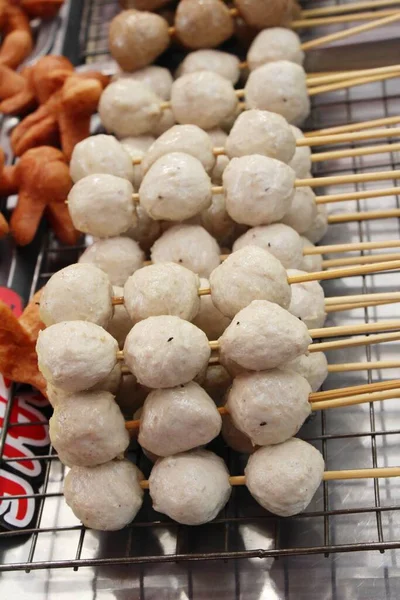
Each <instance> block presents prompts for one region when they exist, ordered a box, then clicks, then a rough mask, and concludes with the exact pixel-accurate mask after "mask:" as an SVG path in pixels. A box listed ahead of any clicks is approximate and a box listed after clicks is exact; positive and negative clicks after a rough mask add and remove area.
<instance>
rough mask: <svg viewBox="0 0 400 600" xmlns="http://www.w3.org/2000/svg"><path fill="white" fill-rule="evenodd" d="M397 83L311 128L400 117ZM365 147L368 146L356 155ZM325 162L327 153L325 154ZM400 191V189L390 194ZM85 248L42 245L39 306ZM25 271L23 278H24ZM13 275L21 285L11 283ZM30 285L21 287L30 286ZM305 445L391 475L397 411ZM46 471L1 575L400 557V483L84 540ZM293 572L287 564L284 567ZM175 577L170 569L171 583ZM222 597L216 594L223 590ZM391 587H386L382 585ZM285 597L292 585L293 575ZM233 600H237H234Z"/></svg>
mask: <svg viewBox="0 0 400 600" xmlns="http://www.w3.org/2000/svg"><path fill="white" fill-rule="evenodd" d="M117 10H118V8H117V5H116V2H114V1H103V2H100V1H98V2H94V1H91V2H85V3H84V9H83V20H82V28H81V33H80V48H81V52H80V54H81V58H82V60H83V61H86V62H93V61H96V60H99V59H106V58H107V57H108V55H107V49H106V48H107V42H106V30H107V23H108V21H109V20H110V19H111V18H112V17H113V16H114V14H115V13H116V12H117ZM399 95H400V81H399V80H393V81H391V82H389V83H375V84H371V85H369V86H363V87H361V88H355V89H353V90H350V91H344V92H336V93H332V94H329V95H324V96H322V97H320V98H318V99H316V100H314V103H313V111H312V120H311V121H310V122H309V127H310V128H313V129H314V128H315V129H316V128H320V127H329V126H331V125H335V124H341V123H346V122H348V123H350V122H352V121H362V120H369V119H375V118H380V117H384V116H391V115H394V114H396V113H397V112H398V105H399ZM358 145H360V144H358ZM321 150H323V149H322V148H321ZM391 168H393V169H398V168H400V156H399V153H398V152H392V153H387V154H380V155H376V156H374V155H372V156H367V157H359V158H351V159H343V160H340V161H329V162H325V163H318V164H317V167H316V170H315V174H318V175H324V174H331V173H346V172H359V173H362V172H367V171H372V170H386V169H391ZM388 185H390V186H393V187H394V186H395V185H396V182H395V181H393V182H390V183H388ZM373 187H374V184H368V183H367V184H359V185H347V186H343V187H342V188H340V189H339V188H338V187H337V186H336V187H334V188H333V187H332V188H326V190H325V193H331V192H333V191H335V193H338V192H341V191H352V190H354V191H358V190H363V189H373ZM374 207H375V208H379V207H381V208H395V207H397V208H398V207H399V200H398V196H396V197H395V196H392V197H388V198H380V199H377V200H374V199H371V200H365V201H354V202H347V203H341V204H340V205H333V209H332V211H331V212H332V213H336V212H344V211H346V210H349V211H363V210H368V209H372V208H374ZM399 227H400V222H399V220H398V219H388V220H384V221H369V222H361V223H351V224H346V225H332V226H331V227H330V230H329V232H328V235H327V236H326V242H325V243H336V242H342V241H367V240H368V241H377V240H380V239H382V238H384V237H387V238H394V237H396V236H398V235H399V233H400V230H399ZM83 248H84V244H83V243H82V245H80V246H77V247H74V248H70V247H62V246H60V245H59V244H58V242H57V241H55V239H54V237H53V235H52V234H51V233H46V235H44V236H43V241H42V243H41V245H40V244H39V248H38V254H37V260H36V262H35V263H34V264H32V265H31V266H30V267H29V268H28V269H25V271H24V272H25V284H24V286H23V287H24V289H27V286H29V289H30V294H33V293H34V291H35V290H36V289H38V288H39V287H41V286H42V285H44V284H45V283H46V281H47V279H48V278H49V277H50V276H51V274H52V273H53V272H55V271H56V270H58V269H59V268H62V267H63V266H66V265H67V264H69V263H71V262H75V261H76V260H77V258H78V256H79V254H80V252H81V251H82V250H83ZM20 265H21V253H20V252H17V253H14V254H13V259H12V261H11V263H10V274H9V281H8V283H9V284H10V285H13V284H14V283H15V277H17V276H18V273H19V272H20V271H19V266H20ZM15 266H17V269H16V268H15ZM14 274H15V275H14ZM399 281H400V274H399V273H398V272H391V273H390V274H376V275H373V276H365V277H354V278H348V279H345V280H338V281H331V282H328V283H327V284H326V285H324V287H325V292H326V295H327V296H332V295H342V294H346V293H348V294H349V293H364V292H365V293H373V292H388V291H395V290H396V289H398V287H399ZM21 285H22V284H21ZM398 317H400V309H399V308H397V306H396V305H388V306H379V307H374V308H368V309H359V310H354V311H352V312H347V313H343V314H342V313H337V314H334V316H333V315H332V314H331V317H330V319H329V324H335V325H336V324H343V323H346V324H358V323H360V322H373V321H378V320H382V319H389V318H398ZM398 352H399V344H398V343H390V344H384V345H381V346H379V345H376V346H369V347H366V348H362V347H361V348H353V349H346V350H342V351H341V352H331V353H330V354H329V355H328V358H329V362H331V363H333V362H347V361H349V362H353V361H354V362H355V361H357V362H358V361H371V360H390V359H393V358H396V356H397V355H398ZM395 376H396V375H395V372H394V370H386V371H381V372H379V371H368V372H357V373H352V374H346V375H344V374H331V375H330V377H329V379H328V381H327V383H326V387H329V388H334V387H339V386H343V385H353V384H359V383H366V382H372V381H377V380H381V379H391V378H393V377H395ZM10 415H11V403H9V405H8V407H7V411H6V414H5V418H4V427H3V431H2V434H1V437H0V462H1V461H3V462H7V460H6V459H4V456H3V450H4V444H5V439H6V435H7V433H8V432H11V431H12V428H13V427H15V426H16V425H17V424H16V423H13V422H11V421H10ZM302 436H303V437H304V439H307V440H310V441H312V442H313V443H314V444H315V445H316V446H317V447H318V448H319V449H321V450H322V452H323V455H324V458H325V461H326V465H327V469H340V468H355V467H370V466H393V465H395V464H398V463H399V462H400V461H399V452H398V450H397V448H398V447H399V441H400V400H390V401H387V402H386V403H380V404H377V403H375V404H371V405H368V406H365V405H359V406H355V407H349V408H343V409H339V410H337V409H336V410H335V409H333V410H331V411H322V412H321V413H320V414H319V415H317V416H316V417H315V418H313V419H312V420H311V421H310V422H309V423H308V424H306V425H305V426H304V427H303V430H302ZM215 449H216V451H217V452H218V453H220V454H221V455H222V456H223V457H224V458H225V459H226V462H227V464H228V466H229V469H230V472H231V473H232V474H239V473H242V472H243V468H244V459H243V458H242V457H240V456H238V455H236V454H234V453H233V452H230V451H229V449H227V448H226V447H224V446H223V445H222V444H220V443H216V444H215ZM132 458H133V460H135V462H136V463H137V464H138V466H139V467H140V468H141V469H142V470H143V471H144V472H145V474H146V475H147V474H148V472H149V469H150V463H149V462H148V461H147V459H146V457H144V456H143V455H142V454H141V452H140V451H137V452H132ZM37 460H40V461H42V462H43V463H45V465H46V467H45V480H44V484H43V486H42V489H41V491H40V493H38V494H36V495H35V497H36V498H37V499H38V501H39V512H38V516H37V522H36V526H35V527H34V528H32V529H30V530H28V531H24V532H21V533H20V534H19V535H20V536H25V535H27V534H30V535H29V537H27V539H26V541H25V542H24V544H21V545H20V546H19V548H18V551H17V552H13V553H11V560H7V561H5V562H4V563H3V564H1V565H0V571H3V572H4V571H13V570H27V571H29V570H42V569H47V568H50V567H59V568H61V567H73V568H74V569H77V568H78V567H80V566H97V567H98V568H99V569H103V571H102V572H103V573H106V572H107V571H106V569H107V567H108V566H110V565H122V564H131V565H133V564H137V563H163V562H168V563H175V562H178V561H197V560H200V559H201V560H208V561H210V560H214V559H228V558H230V559H239V558H251V557H258V558H266V557H289V556H292V555H312V554H325V555H326V556H328V555H330V554H332V553H339V552H349V551H360V550H380V551H384V550H386V549H394V548H399V547H400V520H399V509H400V503H399V502H398V498H399V492H400V482H399V481H398V480H397V479H392V480H376V481H371V480H368V481H362V480H361V481H344V482H335V481H331V482H325V483H324V484H323V486H321V487H320V490H319V491H318V492H317V495H316V497H315V498H314V500H313V502H312V505H311V506H310V507H309V509H308V510H307V511H306V512H305V513H303V514H301V515H298V516H296V517H293V518H291V519H288V520H280V519H277V518H275V517H273V516H271V515H268V514H266V512H265V511H264V510H263V509H261V508H260V507H259V506H258V505H257V504H256V502H255V501H254V500H253V499H252V498H251V497H250V495H249V494H248V492H247V491H246V490H245V489H239V488H234V490H233V493H232V497H231V499H230V501H229V503H228V505H227V506H226V508H225V510H224V511H223V514H222V515H221V516H220V517H219V518H218V519H217V520H215V521H214V522H213V523H210V524H208V525H205V526H202V527H201V528H187V527H184V526H180V525H177V524H176V523H173V522H171V521H170V520H169V519H167V518H166V517H164V516H162V515H159V514H157V513H155V512H154V511H153V510H152V507H151V504H150V502H149V498H147V499H146V501H145V504H144V507H143V509H142V510H141V512H140V513H139V516H138V517H137V518H136V520H135V522H133V523H132V524H131V525H130V526H129V527H127V528H126V529H125V530H123V531H121V532H117V533H114V534H97V533H94V532H91V531H87V530H85V528H84V527H82V526H81V525H80V524H79V523H78V521H77V520H76V519H75V518H74V516H73V515H72V513H71V512H70V511H69V510H68V509H67V508H66V506H65V504H64V502H63V499H62V498H61V496H62V493H61V490H62V480H63V475H64V467H63V466H62V465H61V464H60V462H59V461H58V459H57V457H56V456H54V455H53V454H50V455H47V456H42V457H38V459H37ZM15 535H16V534H15V532H7V531H3V532H0V541H1V542H4V543H7V540H9V539H10V538H11V539H12V538H14V537H15ZM285 564H286V563H285ZM175 568H176V567H174V566H172V565H170V566H169V573H171V572H172V573H173V572H174V569H175ZM135 573H137V576H138V580H139V583H138V587H139V590H140V597H144V577H145V571H144V567H142V566H140V567H138V571H137V572H136V571H135ZM233 577H234V580H233V581H234V583H233V584H231V586H232V590H234V596H235V597H236V598H239V597H240V586H241V583H240V581H241V580H240V577H239V572H238V569H237V562H235V563H234V566H233ZM215 585H218V584H217V583H216V584H215ZM385 585H386V584H385ZM283 587H284V589H285V594H286V596H285V597H289V591H288V590H289V582H288V580H287V578H286V575H285V573H284V584H283ZM187 593H188V597H189V598H192V597H194V592H193V580H192V571H191V567H190V566H188V567H187ZM231 597H233V593H232V596H231Z"/></svg>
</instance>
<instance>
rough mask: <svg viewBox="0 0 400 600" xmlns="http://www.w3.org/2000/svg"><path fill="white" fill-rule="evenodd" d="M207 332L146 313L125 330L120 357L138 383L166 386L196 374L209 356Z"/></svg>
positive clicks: (170, 318)
mask: <svg viewBox="0 0 400 600" xmlns="http://www.w3.org/2000/svg"><path fill="white" fill-rule="evenodd" d="M210 353H211V351H210V347H209V345H208V340H207V336H206V335H205V333H203V331H201V330H200V329H199V328H198V327H196V326H195V325H192V323H188V321H184V320H183V319H180V318H179V317H174V316H157V317H149V318H148V319H145V320H144V321H140V322H139V323H136V325H135V326H134V327H133V329H131V331H130V332H129V334H128V336H127V338H126V341H125V345H124V357H125V362H126V364H127V366H128V369H129V370H130V371H131V372H132V373H133V374H134V375H135V376H136V378H137V380H138V381H139V383H141V384H143V385H145V386H147V387H149V388H167V387H174V386H177V385H180V384H182V383H187V382H188V381H191V380H192V379H194V378H195V377H196V375H197V374H198V373H200V371H201V370H202V369H203V368H205V366H206V365H207V362H208V359H209V358H210Z"/></svg>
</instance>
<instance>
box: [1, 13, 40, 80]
mask: <svg viewBox="0 0 400 600" xmlns="http://www.w3.org/2000/svg"><path fill="white" fill-rule="evenodd" d="M2 33H3V36H4V39H3V42H2V44H1V48H0V64H2V65H6V66H8V67H11V68H12V69H16V68H17V67H18V66H19V65H20V64H21V63H22V61H23V60H25V58H27V56H29V54H30V53H31V52H32V48H33V37H32V31H31V27H30V24H29V19H28V17H27V16H26V15H25V13H24V11H23V10H21V9H20V8H19V7H18V6H14V5H13V4H7V5H6V8H5V18H4V23H3V26H2Z"/></svg>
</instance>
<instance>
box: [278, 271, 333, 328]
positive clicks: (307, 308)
mask: <svg viewBox="0 0 400 600" xmlns="http://www.w3.org/2000/svg"><path fill="white" fill-rule="evenodd" d="M287 274H288V276H289V277H292V276H293V275H306V272H305V271H299V270H298V269H288V271H287ZM290 287H291V288H292V299H291V301H290V306H289V308H288V310H289V312H290V313H292V315H294V316H295V317H298V318H299V319H301V320H302V321H303V322H304V323H305V324H306V325H307V327H308V328H309V329H318V328H319V327H323V326H324V323H325V320H326V312H325V294H324V290H323V288H322V285H321V284H320V283H319V282H318V281H304V282H303V283H293V284H292V285H291V286H290Z"/></svg>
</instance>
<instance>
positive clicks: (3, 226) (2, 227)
mask: <svg viewBox="0 0 400 600" xmlns="http://www.w3.org/2000/svg"><path fill="white" fill-rule="evenodd" d="M3 169H4V151H3V148H1V147H0V182H1V178H2V173H3ZM7 233H8V223H7V221H6V220H5V218H4V216H3V215H2V214H1V213H0V238H2V237H4V236H5V235H6V234H7Z"/></svg>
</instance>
